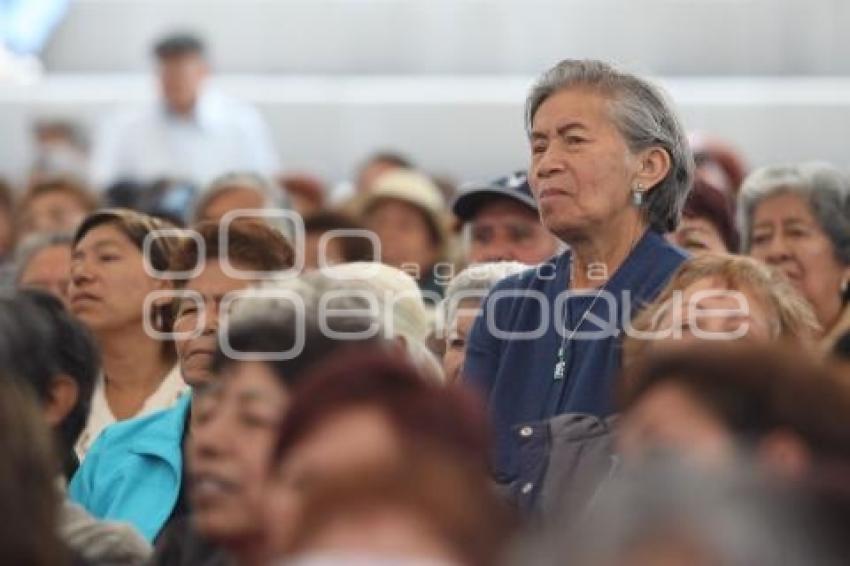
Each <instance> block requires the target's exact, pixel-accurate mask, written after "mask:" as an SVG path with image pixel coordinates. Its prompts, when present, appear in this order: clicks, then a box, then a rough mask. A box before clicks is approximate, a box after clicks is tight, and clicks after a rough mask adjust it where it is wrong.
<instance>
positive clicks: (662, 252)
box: [464, 230, 687, 483]
mask: <svg viewBox="0 0 850 566" xmlns="http://www.w3.org/2000/svg"><path fill="white" fill-rule="evenodd" d="M685 259H687V254H686V253H685V252H684V251H682V250H681V249H679V248H677V247H675V246H673V245H672V244H670V243H668V242H667V241H666V240H665V239H664V238H663V237H662V236H661V235H660V234H657V233H656V232H653V231H651V230H649V231H647V232H646V233H645V234H644V235H643V237H642V238H641V239H640V240H639V241H638V243H637V244H636V245H635V247H634V249H633V250H632V252H631V253H630V254H629V256H628V257H627V258H626V259H625V261H624V262H623V264H622V265H621V266H620V268H619V269H618V270H617V271H616V273H614V274H613V276H612V277H611V278H610V279H608V281H607V284H606V285H605V286H604V290H605V291H607V293H605V294H604V295H603V296H600V298H599V299H597V300H596V302H594V297H595V296H596V295H597V292H591V293H581V294H573V295H571V294H570V293H569V292H568V289H569V281H570V265H571V255H570V252H569V250H568V251H566V252H564V253H563V254H561V255H559V256H556V257H555V258H553V259H552V260H551V261H550V262H548V263H544V264H541V265H540V266H538V267H536V268H534V269H530V270H528V271H525V272H523V273H520V274H517V275H514V276H511V277H508V278H506V279H504V280H502V281H500V282H499V283H498V284H497V285H496V286H495V287H494V288H493V289H492V290H491V292H490V294H489V295H488V296H487V297H486V298H485V299H484V301H483V303H482V309H481V313H480V314H479V315H478V318H476V320H475V323H474V324H473V327H472V330H471V331H470V336H469V341H468V344H467V351H466V359H465V361H464V376H465V380H466V382H467V383H469V384H470V385H472V386H474V387H476V388H478V389H480V390H481V392H482V393H483V394H484V396H485V399H486V402H487V404H488V408H489V411H490V416H491V421H492V424H493V428H494V432H495V449H496V450H495V462H494V474H495V477H496V480H497V481H499V482H501V483H510V482H513V481H515V480H516V479H517V475H518V471H519V470H518V454H517V453H518V449H519V437H518V431H519V429H520V427H522V426H523V425H526V424H530V423H535V422H539V421H545V420H547V419H549V418H551V417H553V416H555V415H559V414H563V413H587V414H590V415H596V416H598V417H606V416H608V415H610V414H611V413H612V412H613V411H614V386H615V381H616V377H617V375H618V373H619V370H620V346H621V341H622V336H621V335H622V330H623V325H624V321H627V320H630V319H631V317H632V316H633V314H634V312H635V311H636V310H637V309H639V308H640V307H641V306H643V305H645V304H646V303H648V302H651V301H652V300H653V299H654V298H655V297H656V296H657V295H658V294H659V293H660V291H661V290H662V289H663V288H664V286H665V284H666V283H667V281H668V280H669V279H670V276H671V275H672V274H673V272H674V271H675V270H676V269H677V268H678V267H679V265H681V263H682V262H683V261H685ZM591 306H592V308H591ZM602 321H606V322H602ZM573 331H576V332H575V334H573ZM591 333H596V334H597V337H593V338H591V337H589V336H587V335H588V334H591ZM571 335H572V338H571V339H570V336H571ZM565 338H566V339H565ZM562 345H563V346H564V350H565V352H564V354H565V355H564V360H565V362H566V365H565V371H564V373H563V377H561V378H555V365H556V363H557V361H558V350H559V348H560V347H561V346H562Z"/></svg>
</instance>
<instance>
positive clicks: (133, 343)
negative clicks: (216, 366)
mask: <svg viewBox="0 0 850 566" xmlns="http://www.w3.org/2000/svg"><path fill="white" fill-rule="evenodd" d="M168 228H170V225H168V224H166V223H164V222H162V221H160V220H157V219H155V218H152V217H150V216H147V215H144V214H140V213H137V212H133V211H130V210H122V209H105V210H101V211H98V212H95V213H94V214H92V215H90V216H88V217H87V218H86V219H85V220H84V221H83V223H82V224H81V225H80V227H79V228H78V229H77V232H76V234H75V235H74V241H73V250H72V254H71V284H70V289H69V299H70V304H71V312H72V313H73V314H74V315H76V316H77V317H78V318H79V319H80V320H81V321H82V322H83V323H84V324H85V325H86V326H88V327H89V329H90V330H91V331H92V333H93V334H94V336H95V339H96V340H97V342H98V346H99V347H100V350H101V356H102V361H103V373H102V375H101V376H100V378H99V379H98V381H97V383H96V385H95V391H94V397H93V399H92V407H91V413H90V415H89V418H88V421H87V423H86V426H85V428H84V429H83V432H82V434H81V435H80V437H79V439H78V440H77V444H76V446H75V449H76V451H77V456H78V457H79V458H80V459H81V460H82V458H83V457H85V454H86V452H87V451H88V449H89V448H90V447H91V445H92V443H93V442H94V441H95V439H96V438H97V436H98V435H99V434H100V433H101V432H102V431H103V429H104V428H106V427H107V426H108V425H110V424H112V423H114V422H116V421H120V420H124V419H128V418H131V417H135V416H139V415H143V414H147V413H150V412H152V411H155V410H158V409H165V408H168V407H170V406H172V405H173V404H174V403H175V402H176V401H177V399H178V398H179V397H180V395H181V394H182V393H183V392H184V391H185V390H186V384H185V383H184V382H183V379H182V377H181V375H180V371H179V369H177V367H176V365H175V364H176V361H177V360H176V355H175V351H174V344H173V343H172V342H171V341H163V340H160V339H158V338H157V336H156V335H155V333H154V331H157V332H168V331H170V330H171V324H172V323H171V318H172V316H171V310H170V301H171V299H172V297H170V296H163V297H161V298H160V299H159V300H154V301H150V304H149V308H147V309H146V306H148V297H149V296H151V293H154V292H156V291H164V290H167V289H170V288H172V287H173V284H172V281H170V280H167V279H164V278H159V277H155V276H154V275H156V274H155V273H149V271H148V270H147V269H146V267H145V265H144V263H145V262H147V263H148V266H149V267H150V268H152V269H153V270H156V271H157V272H163V271H166V270H167V269H168V265H169V261H170V258H171V254H172V253H173V250H174V248H175V246H176V239H175V238H174V237H172V236H166V235H159V236H157V237H155V238H152V239H151V240H150V245H149V251H148V258H146V259H144V258H143V257H142V253H143V251H142V250H143V249H145V247H146V246H145V245H144V242H145V238H146V237H147V236H148V235H150V234H152V233H153V232H155V231H156V230H163V229H168Z"/></svg>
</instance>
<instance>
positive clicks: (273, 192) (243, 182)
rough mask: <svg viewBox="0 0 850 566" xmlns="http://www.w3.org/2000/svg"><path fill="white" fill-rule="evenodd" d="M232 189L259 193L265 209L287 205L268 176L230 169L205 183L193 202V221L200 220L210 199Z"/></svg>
mask: <svg viewBox="0 0 850 566" xmlns="http://www.w3.org/2000/svg"><path fill="white" fill-rule="evenodd" d="M234 189H248V190H252V191H255V192H257V193H260V195H261V196H262V197H263V208H265V209H271V210H275V209H284V208H288V206H289V203H288V202H287V199H286V197H285V195H284V192H283V191H282V190H281V189H278V188H277V187H275V186H274V184H273V183H272V181H271V180H269V179H268V178H266V177H264V176H263V175H260V174H258V173H254V172H252V171H232V172H230V173H224V174H223V175H220V176H218V177H216V178H215V179H213V181H212V182H211V183H210V184H209V185H207V187H206V188H205V189H204V191H203V193H202V194H201V196H200V198H198V201H197V202H196V203H195V206H194V209H193V211H192V218H193V220H194V221H195V222H197V221H199V220H201V218H200V216H201V214H202V213H203V212H204V210H205V209H206V208H207V207H208V206H209V205H210V203H211V202H212V201H214V200H215V199H216V198H217V197H218V196H219V195H221V194H224V193H226V192H228V191H232V190H234Z"/></svg>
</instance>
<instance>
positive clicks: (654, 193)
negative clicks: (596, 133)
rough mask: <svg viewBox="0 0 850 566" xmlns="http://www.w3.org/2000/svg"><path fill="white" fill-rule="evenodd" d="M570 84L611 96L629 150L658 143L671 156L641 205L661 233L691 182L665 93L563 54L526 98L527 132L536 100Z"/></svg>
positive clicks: (680, 132) (671, 224)
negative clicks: (661, 176) (658, 181)
mask: <svg viewBox="0 0 850 566" xmlns="http://www.w3.org/2000/svg"><path fill="white" fill-rule="evenodd" d="M570 88H590V89H592V90H594V91H597V92H599V93H600V94H602V95H604V96H607V97H609V98H610V101H611V117H612V119H613V121H614V125H615V126H616V127H617V129H618V130H619V132H620V134H621V135H622V136H623V138H624V139H625V141H626V144H627V145H628V147H629V149H630V150H631V151H632V152H633V153H637V152H639V151H643V150H645V149H648V148H650V147H654V146H660V147H662V148H664V150H665V151H666V152H667V154H668V155H669V156H670V171H669V172H668V173H667V176H665V177H664V179H662V181H661V182H660V183H659V184H658V185H657V186H656V187H655V189H653V190H651V191H649V194H648V195H646V200H645V202H646V204H645V205H644V207H645V211H646V212H645V213H646V218H647V221H648V222H649V226H650V228H652V229H653V230H655V231H657V232H661V233H664V232H669V231H672V230H674V229H675V228H676V226H677V225H678V223H679V218H680V217H681V213H682V207H683V206H684V205H685V200H686V199H687V196H688V191H690V189H691V183H692V182H693V176H694V158H693V154H692V153H691V149H690V146H689V145H688V139H687V136H686V135H685V131H684V129H683V128H682V124H681V122H680V121H679V118H678V116H677V115H676V112H675V111H674V110H673V106H672V105H671V104H670V103H669V102H668V101H667V99H666V97H665V95H664V94H663V93H662V92H661V90H660V89H659V88H658V87H656V86H654V85H652V84H650V83H649V82H647V81H645V80H644V79H641V78H639V77H637V76H635V75H632V74H629V73H626V72H623V71H619V70H617V69H615V68H614V67H612V66H611V65H609V64H607V63H603V62H602V61H594V60H589V59H583V60H576V59H565V60H563V61H561V62H560V63H558V64H557V65H555V66H554V67H552V68H551V69H549V70H548V71H546V72H545V73H543V75H542V76H541V77H540V78H539V79H538V80H537V82H536V83H535V84H534V86H533V87H532V88H531V91H530V92H529V94H528V97H527V98H526V101H525V128H526V133H527V134H528V135H529V136H530V135H531V127H532V122H533V120H534V115H535V114H536V113H537V110H538V109H539V108H540V105H541V104H543V102H544V101H545V100H546V99H547V98H549V97H550V96H552V95H553V94H555V93H556V92H559V91H562V90H565V89H570Z"/></svg>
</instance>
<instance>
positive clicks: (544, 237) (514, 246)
mask: <svg viewBox="0 0 850 566" xmlns="http://www.w3.org/2000/svg"><path fill="white" fill-rule="evenodd" d="M470 229H471V232H470V235H471V238H470V243H469V252H468V254H467V261H468V263H483V262H488V261H519V262H522V263H527V264H529V265H536V264H538V263H542V262H543V261H546V260H547V259H549V258H550V257H552V256H553V255H555V252H556V251H557V249H558V242H557V240H556V239H555V238H554V237H553V236H552V234H550V233H549V231H548V230H546V228H545V227H544V226H543V224H541V223H540V217H539V216H538V215H537V213H536V212H534V211H533V210H531V209H530V208H528V207H527V206H524V205H522V204H520V203H518V202H516V201H512V200H509V199H498V200H495V201H493V202H491V203H489V204H485V205H484V206H482V207H481V208H480V209H479V210H478V213H477V214H476V215H475V217H474V218H473V219H472V220H471V221H470Z"/></svg>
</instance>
